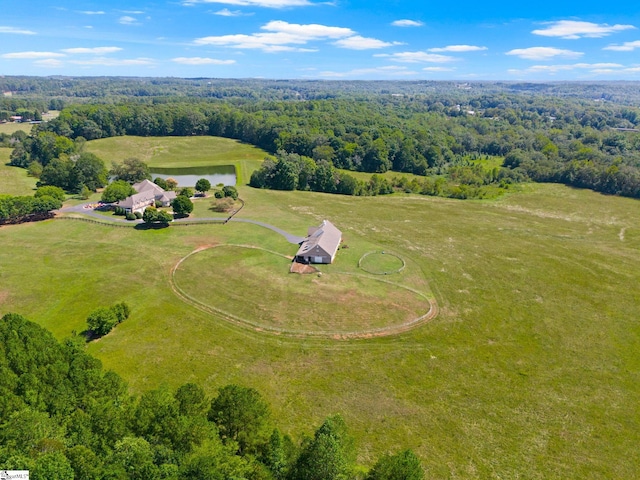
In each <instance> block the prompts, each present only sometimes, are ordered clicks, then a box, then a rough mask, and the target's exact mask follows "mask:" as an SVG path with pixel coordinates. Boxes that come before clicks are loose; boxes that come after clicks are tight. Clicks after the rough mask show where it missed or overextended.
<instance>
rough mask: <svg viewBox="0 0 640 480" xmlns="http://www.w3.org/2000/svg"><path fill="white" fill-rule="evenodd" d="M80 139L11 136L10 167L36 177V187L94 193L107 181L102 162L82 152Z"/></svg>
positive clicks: (43, 134)
mask: <svg viewBox="0 0 640 480" xmlns="http://www.w3.org/2000/svg"><path fill="white" fill-rule="evenodd" d="M84 143H85V141H84V139H83V138H76V140H75V141H73V140H71V139H70V138H67V137H65V136H62V135H57V134H55V133H52V132H38V133H36V134H34V135H31V136H20V137H14V149H13V151H12V152H11V156H10V162H9V164H10V165H13V166H16V167H22V168H26V169H28V170H29V173H30V174H31V175H32V176H34V177H38V178H39V180H38V185H53V186H56V187H60V188H62V189H64V190H66V191H68V192H72V193H81V192H82V191H83V190H85V191H86V190H88V191H96V189H98V188H101V187H104V186H105V185H106V184H107V182H108V172H107V168H106V167H105V164H104V162H103V161H102V159H100V158H98V157H97V156H96V155H94V154H92V153H88V152H83V146H84Z"/></svg>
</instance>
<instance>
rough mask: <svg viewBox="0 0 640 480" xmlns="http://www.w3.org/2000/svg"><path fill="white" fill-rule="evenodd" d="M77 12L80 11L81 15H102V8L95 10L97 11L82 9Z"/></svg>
mask: <svg viewBox="0 0 640 480" xmlns="http://www.w3.org/2000/svg"><path fill="white" fill-rule="evenodd" d="M78 13H81V14H83V15H104V12H103V11H102V10H97V11H93V10H84V11H82V12H78Z"/></svg>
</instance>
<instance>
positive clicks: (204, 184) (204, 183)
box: [196, 178, 211, 195]
mask: <svg viewBox="0 0 640 480" xmlns="http://www.w3.org/2000/svg"><path fill="white" fill-rule="evenodd" d="M209 190H211V182H210V181H209V180H207V179H206V178H201V179H200V180H198V181H197V182H196V192H200V193H202V195H205V194H206V193H207V192H208V191H209Z"/></svg>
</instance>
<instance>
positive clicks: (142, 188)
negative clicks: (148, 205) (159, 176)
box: [133, 180, 164, 195]
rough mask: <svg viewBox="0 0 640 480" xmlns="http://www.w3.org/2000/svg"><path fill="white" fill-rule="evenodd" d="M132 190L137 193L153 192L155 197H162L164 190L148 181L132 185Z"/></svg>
mask: <svg viewBox="0 0 640 480" xmlns="http://www.w3.org/2000/svg"><path fill="white" fill-rule="evenodd" d="M133 189H134V190H135V191H136V192H138V193H140V192H146V191H147V190H153V192H154V193H155V194H156V195H162V194H163V193H164V190H163V189H162V188H161V187H159V186H158V185H156V184H155V183H153V182H151V181H149V180H143V181H141V182H140V183H134V184H133Z"/></svg>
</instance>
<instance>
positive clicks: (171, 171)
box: [151, 165, 236, 187]
mask: <svg viewBox="0 0 640 480" xmlns="http://www.w3.org/2000/svg"><path fill="white" fill-rule="evenodd" d="M157 177H160V178H164V179H165V180H166V179H167V178H173V179H174V180H175V181H177V182H178V186H179V187H193V186H195V184H196V182H197V181H198V180H200V179H201V178H206V179H207V180H209V182H211V186H213V187H215V186H216V185H218V184H220V183H221V184H223V185H232V186H233V185H235V184H236V168H235V167H234V166H233V165H216V166H210V167H185V168H158V167H152V168H151V178H152V179H155V178H157Z"/></svg>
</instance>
